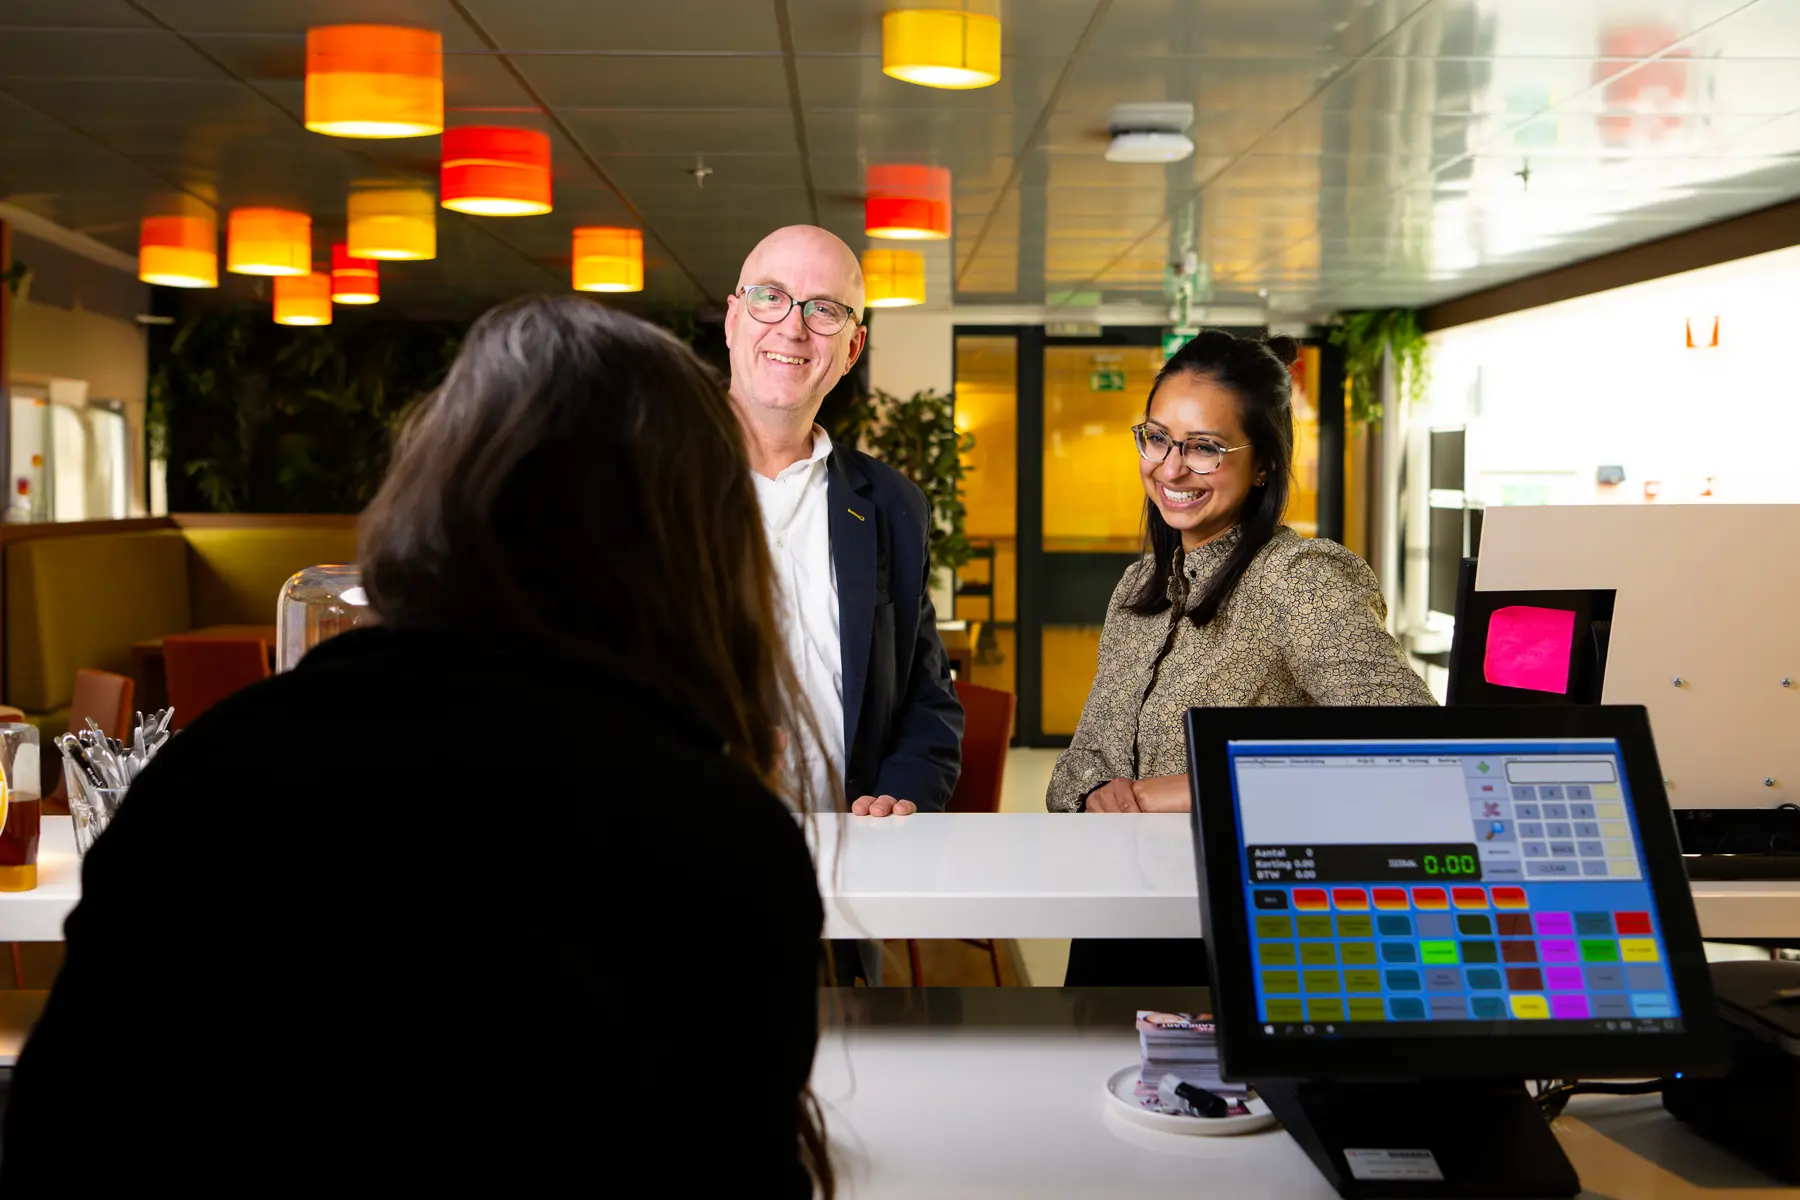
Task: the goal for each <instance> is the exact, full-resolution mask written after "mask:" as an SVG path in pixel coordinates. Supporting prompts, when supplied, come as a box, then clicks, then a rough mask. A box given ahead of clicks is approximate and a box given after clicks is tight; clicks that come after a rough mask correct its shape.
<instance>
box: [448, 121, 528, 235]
mask: <svg viewBox="0 0 1800 1200" xmlns="http://www.w3.org/2000/svg"><path fill="white" fill-rule="evenodd" d="M438 193H439V197H440V199H439V203H440V204H442V205H443V206H444V207H445V208H448V209H452V210H454V211H456V212H463V213H473V214H475V215H477V216H483V217H528V216H535V215H537V214H539V213H547V212H549V211H550V138H549V135H547V134H543V133H539V132H538V131H537V130H535V129H501V128H498V127H495V126H490V125H463V126H459V127H457V128H455V129H449V130H445V131H444V158H443V168H442V171H441V174H440V178H439V188H438Z"/></svg>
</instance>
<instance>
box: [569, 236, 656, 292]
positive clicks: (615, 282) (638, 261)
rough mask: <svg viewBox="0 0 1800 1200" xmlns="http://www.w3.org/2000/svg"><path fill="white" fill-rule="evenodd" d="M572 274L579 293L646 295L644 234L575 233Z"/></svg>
mask: <svg viewBox="0 0 1800 1200" xmlns="http://www.w3.org/2000/svg"><path fill="white" fill-rule="evenodd" d="M571 270H572V274H573V276H574V284H575V290H576V291H578V292H641V291H643V290H644V234H643V231H642V230H640V229H614V228H611V227H609V226H604V225H584V226H582V227H581V228H580V229H577V230H576V231H575V243H574V250H573V255H572V268H571Z"/></svg>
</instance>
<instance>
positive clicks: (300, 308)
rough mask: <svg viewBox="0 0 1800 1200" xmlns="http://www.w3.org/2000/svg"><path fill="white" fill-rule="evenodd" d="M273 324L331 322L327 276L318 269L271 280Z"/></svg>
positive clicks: (329, 280)
mask: <svg viewBox="0 0 1800 1200" xmlns="http://www.w3.org/2000/svg"><path fill="white" fill-rule="evenodd" d="M275 323H276V324H277V325H329V324H331V276H329V275H326V274H324V273H323V272H321V271H314V272H312V273H311V274H307V275H286V276H283V277H281V278H280V279H277V280H276V281H275Z"/></svg>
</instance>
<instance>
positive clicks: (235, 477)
mask: <svg viewBox="0 0 1800 1200" xmlns="http://www.w3.org/2000/svg"><path fill="white" fill-rule="evenodd" d="M461 336H462V332H461V329H460V327H458V326H453V325H446V324H438V323H430V322H408V321H380V320H374V321H355V320H347V321H344V322H343V323H341V324H334V325H331V326H328V327H324V328H314V329H289V328H287V327H284V326H279V325H274V324H272V323H271V322H270V321H269V319H268V316H267V312H266V310H265V309H262V308H261V307H258V308H255V309H251V308H249V307H241V308H231V309H224V310H214V311H206V312H200V313H196V314H193V315H191V316H190V317H189V318H188V319H187V320H186V321H185V322H184V323H183V324H182V325H180V326H179V327H178V328H177V329H176V331H175V333H174V336H173V338H172V339H171V340H170V341H169V343H168V346H167V348H166V349H165V350H163V351H162V353H160V354H159V355H158V356H157V358H158V365H157V368H156V371H155V373H154V375H153V377H152V379H151V383H150V396H149V412H148V421H147V423H148V426H149V429H148V433H149V440H150V454H151V456H152V457H154V458H162V459H164V460H165V461H167V462H168V463H169V464H170V466H171V468H172V470H171V477H170V481H169V484H170V502H171V506H173V507H178V508H199V509H210V510H211V511H214V512H358V511H360V510H361V509H362V508H363V507H364V506H365V505H366V504H367V503H368V502H369V500H370V499H371V498H373V496H374V494H375V489H376V488H377V487H378V486H379V485H380V482H381V475H382V472H383V471H384V470H385V469H386V466H387V457H388V451H389V448H390V446H391V443H392V437H393V433H394V430H395V428H396V427H397V425H398V424H399V421H400V418H401V417H402V416H403V415H404V413H405V411H406V409H407V408H408V406H410V405H411V404H412V402H413V401H414V400H416V399H417V398H419V397H420V396H422V395H424V394H425V393H426V392H428V391H429V390H430V389H431V388H433V387H435V386H436V385H437V383H438V381H439V380H441V379H442V378H443V375H444V372H445V371H446V370H447V369H448V368H449V365H450V362H451V360H452V359H453V358H454V357H455V354H456V349H457V347H458V345H459V344H460V341H461Z"/></svg>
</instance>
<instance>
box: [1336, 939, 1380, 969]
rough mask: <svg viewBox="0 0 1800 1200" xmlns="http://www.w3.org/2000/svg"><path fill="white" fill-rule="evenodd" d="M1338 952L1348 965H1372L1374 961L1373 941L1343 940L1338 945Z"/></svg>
mask: <svg viewBox="0 0 1800 1200" xmlns="http://www.w3.org/2000/svg"><path fill="white" fill-rule="evenodd" d="M1338 953H1339V954H1340V955H1342V956H1343V959H1344V962H1345V964H1346V965H1348V966H1355V967H1361V966H1373V965H1374V963H1375V943H1374V942H1343V943H1341V944H1340V945H1339V947H1338Z"/></svg>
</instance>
